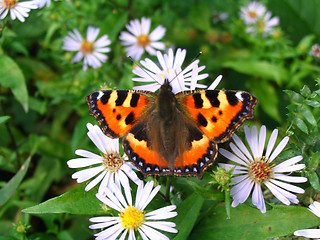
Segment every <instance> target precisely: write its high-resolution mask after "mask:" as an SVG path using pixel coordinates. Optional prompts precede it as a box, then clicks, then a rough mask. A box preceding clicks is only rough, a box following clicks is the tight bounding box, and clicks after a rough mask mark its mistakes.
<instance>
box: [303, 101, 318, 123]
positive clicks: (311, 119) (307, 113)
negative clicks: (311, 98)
mask: <svg viewBox="0 0 320 240" xmlns="http://www.w3.org/2000/svg"><path fill="white" fill-rule="evenodd" d="M300 111H301V113H302V115H303V116H304V117H305V118H306V120H307V121H308V122H309V123H310V124H311V125H312V126H315V127H316V126H317V121H316V119H315V118H314V116H313V114H312V112H311V111H310V109H309V108H308V107H307V106H303V107H301V108H300Z"/></svg>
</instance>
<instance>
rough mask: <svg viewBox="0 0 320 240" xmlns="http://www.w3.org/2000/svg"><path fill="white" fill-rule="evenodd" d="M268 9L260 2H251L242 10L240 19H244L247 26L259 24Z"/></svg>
mask: <svg viewBox="0 0 320 240" xmlns="http://www.w3.org/2000/svg"><path fill="white" fill-rule="evenodd" d="M266 10H267V9H266V7H265V6H264V5H263V4H261V3H260V2H256V1H253V2H250V3H249V4H248V5H247V6H246V7H241V8H240V11H241V12H240V18H241V19H243V21H244V23H245V24H246V25H250V24H253V23H257V22H258V20H259V18H261V17H263V16H264V14H265V12H266Z"/></svg>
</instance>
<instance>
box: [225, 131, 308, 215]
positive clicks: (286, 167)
mask: <svg viewBox="0 0 320 240" xmlns="http://www.w3.org/2000/svg"><path fill="white" fill-rule="evenodd" d="M244 131H245V135H246V139H247V142H248V144H249V147H250V150H251V153H250V152H249V150H248V149H247V147H246V146H245V145H244V143H243V142H242V141H241V140H240V138H239V137H238V136H237V135H236V134H234V135H233V137H232V138H233V140H234V142H235V144H233V143H230V148H231V150H232V151H233V153H231V152H229V151H227V150H225V149H219V153H221V154H222V155H223V156H224V157H226V158H228V159H230V160H231V161H233V162H235V163H236V165H233V164H219V166H220V167H223V166H224V167H225V169H230V168H234V171H233V174H235V175H237V176H236V177H234V178H232V179H231V180H233V181H234V183H233V185H234V186H233V187H232V189H231V192H230V194H231V195H232V196H233V202H232V207H236V206H237V205H238V204H240V203H244V202H245V201H246V200H247V198H248V197H249V195H250V193H251V191H252V189H253V192H252V203H253V204H254V205H255V206H257V208H258V209H259V210H260V211H261V212H262V213H265V212H266V205H265V202H264V199H263V194H262V185H265V186H266V187H267V188H268V189H269V190H270V191H271V193H272V194H273V195H274V196H275V197H276V198H278V199H279V200H280V201H281V202H282V203H284V204H286V205H289V204H290V202H292V203H295V204H298V203H299V201H298V198H297V196H296V195H294V194H293V193H291V192H294V193H300V194H302V193H304V190H303V189H302V188H300V187H296V186H294V185H291V184H288V183H285V182H292V183H302V182H306V181H307V180H308V179H307V178H305V177H296V176H288V174H283V173H289V174H290V173H291V172H293V171H298V170H301V169H303V168H305V164H296V163H298V162H300V161H301V160H302V156H296V157H293V158H290V159H288V160H286V161H284V162H282V163H280V164H278V165H275V164H273V163H272V162H273V160H274V159H275V158H276V157H277V156H278V155H279V154H280V152H281V151H282V150H283V149H284V148H285V146H286V145H287V143H288V141H289V137H285V138H283V139H282V141H281V142H280V143H279V145H278V146H277V147H276V148H275V149H274V151H273V152H272V150H273V148H274V145H275V142H276V140H277V135H278V130H277V129H275V130H273V132H272V134H271V136H270V139H269V142H268V145H267V150H266V152H265V153H264V147H265V141H266V127H265V126H262V127H261V129H260V134H258V130H257V127H256V126H254V127H253V128H252V132H251V133H250V130H249V128H248V127H247V126H245V127H244Z"/></svg>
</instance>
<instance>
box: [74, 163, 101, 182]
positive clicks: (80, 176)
mask: <svg viewBox="0 0 320 240" xmlns="http://www.w3.org/2000/svg"><path fill="white" fill-rule="evenodd" d="M103 170H104V167H103V166H98V167H93V168H88V169H84V170H81V171H78V172H76V173H74V174H72V176H71V177H72V178H73V179H76V178H77V182H78V183H81V182H84V181H87V180H88V179H90V178H92V177H94V176H95V175H97V174H98V173H100V172H102V171H103Z"/></svg>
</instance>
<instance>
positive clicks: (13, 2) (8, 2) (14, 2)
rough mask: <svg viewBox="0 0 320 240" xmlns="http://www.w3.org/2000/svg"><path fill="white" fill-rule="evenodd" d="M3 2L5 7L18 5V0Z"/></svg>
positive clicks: (5, 0)
mask: <svg viewBox="0 0 320 240" xmlns="http://www.w3.org/2000/svg"><path fill="white" fill-rule="evenodd" d="M3 3H4V7H5V8H14V7H15V6H16V5H17V0H4V1H3Z"/></svg>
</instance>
